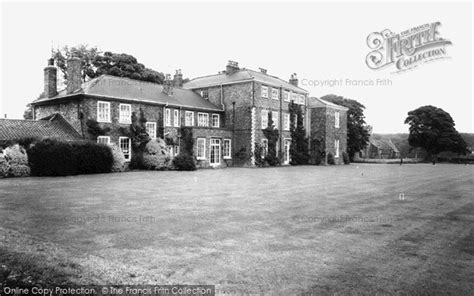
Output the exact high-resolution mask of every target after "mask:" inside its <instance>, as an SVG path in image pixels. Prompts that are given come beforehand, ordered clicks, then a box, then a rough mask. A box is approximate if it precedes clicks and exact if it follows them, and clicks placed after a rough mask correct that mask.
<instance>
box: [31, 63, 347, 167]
mask: <svg viewBox="0 0 474 296" xmlns="http://www.w3.org/2000/svg"><path fill="white" fill-rule="evenodd" d="M79 71H80V60H78V59H74V58H73V59H71V60H69V61H68V77H70V79H69V80H68V85H67V87H66V89H64V90H62V91H59V92H58V91H57V89H56V75H57V69H56V68H55V67H54V61H52V60H49V62H48V66H47V67H46V68H45V69H44V74H45V89H44V96H43V97H42V98H40V99H38V100H36V101H34V102H33V103H32V106H33V113H34V118H35V119H41V118H43V117H46V116H50V115H51V114H55V113H59V114H61V115H62V116H63V117H64V118H65V119H66V120H67V121H68V122H69V123H70V124H71V126H73V127H74V129H75V130H76V131H77V132H78V133H79V134H80V135H81V136H82V137H83V138H84V139H88V140H92V141H98V142H103V143H115V144H117V145H119V146H120V147H121V148H122V150H123V151H124V154H125V155H126V156H127V158H128V159H130V157H131V156H130V151H131V149H130V147H131V142H130V139H129V138H128V137H127V135H126V133H125V132H124V131H126V130H127V129H128V128H129V127H130V123H131V122H130V116H131V114H132V112H135V113H136V114H138V113H139V110H140V109H141V110H143V113H144V115H145V117H146V119H147V131H148V133H149V134H150V136H151V137H162V138H164V139H165V140H166V142H167V143H168V144H169V150H170V153H171V155H176V154H177V153H179V149H180V148H179V147H180V141H181V139H180V138H181V132H180V127H182V126H188V127H191V128H192V130H193V138H194V155H195V157H196V160H197V164H198V167H209V166H212V167H226V166H254V165H255V158H254V155H255V147H256V145H258V144H260V145H262V146H263V147H265V143H266V141H267V140H266V138H265V136H264V133H263V131H262V130H263V129H264V128H265V127H266V126H267V125H268V114H271V117H272V120H273V123H274V125H275V128H276V129H278V130H279V131H280V132H279V139H278V142H277V152H280V153H279V154H277V155H280V156H281V160H282V163H283V164H289V161H290V155H289V148H290V144H291V135H290V131H289V125H290V118H289V117H290V114H289V108H288V106H289V104H290V102H291V101H293V102H295V103H297V104H298V105H300V106H301V108H302V110H303V114H304V125H305V128H306V130H307V136H308V137H319V138H321V137H323V138H324V141H322V143H324V147H325V149H326V150H327V151H333V152H334V148H335V147H334V146H331V144H330V143H334V142H332V141H334V139H339V141H340V142H339V150H340V151H345V149H346V148H345V147H346V143H345V138H346V137H345V133H346V132H347V131H346V129H345V125H346V118H345V116H346V115H345V114H346V113H345V111H344V110H343V108H344V107H340V106H337V105H334V106H336V107H334V106H330V107H327V108H326V109H325V112H331V111H330V110H336V109H337V110H340V111H341V121H340V124H341V128H339V129H332V128H330V126H331V123H330V121H331V116H323V115H324V114H323V111H322V110H320V109H322V108H321V106H315V105H314V104H313V105H311V104H310V99H309V98H308V92H307V91H306V90H304V89H302V88H300V87H298V79H297V78H296V74H293V75H291V79H290V80H289V81H285V80H282V79H280V78H278V77H275V76H271V75H268V74H267V73H266V70H264V69H261V71H260V72H258V71H253V70H249V69H240V68H239V67H238V64H237V63H236V62H232V61H230V62H229V64H228V65H227V67H226V70H225V71H222V72H220V73H219V74H217V75H210V76H204V77H198V78H195V79H192V80H191V81H189V82H187V83H185V84H184V85H183V84H182V81H183V79H182V74H181V73H180V71H179V72H178V71H177V73H176V75H175V76H174V79H173V80H171V77H169V76H167V79H166V81H165V83H164V84H163V85H160V84H156V83H150V82H143V81H136V80H132V79H128V78H121V77H115V76H109V75H102V76H100V77H97V78H94V79H92V80H90V81H88V82H85V83H81V81H80V79H81V78H80V75H78V74H77V73H78V72H79ZM321 101H322V100H321ZM338 108H339V109H338ZM341 108H342V109H341ZM90 120H95V121H97V123H98V125H99V126H100V127H101V128H102V129H103V130H106V131H107V132H106V133H104V134H103V135H102V136H99V137H96V136H94V135H92V134H91V133H90V131H89V127H88V125H87V122H88V121H90ZM323 130H324V132H323ZM310 142H311V141H310ZM331 149H332V150H331ZM337 163H340V162H339V161H338V162H337Z"/></svg>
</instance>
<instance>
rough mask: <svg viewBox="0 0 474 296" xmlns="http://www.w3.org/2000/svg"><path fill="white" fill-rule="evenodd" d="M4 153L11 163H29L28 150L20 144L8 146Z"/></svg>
mask: <svg viewBox="0 0 474 296" xmlns="http://www.w3.org/2000/svg"><path fill="white" fill-rule="evenodd" d="M3 154H4V155H5V159H6V160H7V161H8V163H9V164H10V166H11V165H28V156H27V154H26V151H25V149H24V148H23V147H21V146H20V145H18V144H15V145H13V146H10V147H7V148H6V149H5V150H4V151H3Z"/></svg>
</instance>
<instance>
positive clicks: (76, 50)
mask: <svg viewBox="0 0 474 296" xmlns="http://www.w3.org/2000/svg"><path fill="white" fill-rule="evenodd" d="M99 53H100V51H99V49H97V47H89V45H87V44H80V45H76V46H73V47H68V46H67V45H66V46H64V47H63V48H61V49H59V48H58V49H57V50H53V58H54V60H55V61H56V66H57V67H58V68H59V70H60V71H61V72H62V73H63V79H64V81H65V82H66V81H67V78H68V77H67V60H68V59H69V58H71V57H78V58H80V59H81V77H82V82H86V81H87V80H90V79H91V78H94V77H96V74H95V70H94V65H93V61H94V59H95V58H96V57H97V55H99Z"/></svg>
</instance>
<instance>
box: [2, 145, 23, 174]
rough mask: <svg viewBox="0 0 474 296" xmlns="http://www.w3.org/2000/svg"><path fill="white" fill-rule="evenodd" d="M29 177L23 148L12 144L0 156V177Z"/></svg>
mask: <svg viewBox="0 0 474 296" xmlns="http://www.w3.org/2000/svg"><path fill="white" fill-rule="evenodd" d="M29 175H30V167H29V166H28V156H27V154H26V151H25V149H24V148H23V147H21V146H20V145H18V144H14V145H13V146H10V147H7V148H6V149H5V150H4V151H3V153H1V154H0V176H2V177H26V176H29Z"/></svg>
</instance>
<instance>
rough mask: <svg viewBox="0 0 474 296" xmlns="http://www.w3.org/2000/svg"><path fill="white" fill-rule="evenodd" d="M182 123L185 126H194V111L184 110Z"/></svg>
mask: <svg viewBox="0 0 474 296" xmlns="http://www.w3.org/2000/svg"><path fill="white" fill-rule="evenodd" d="M184 124H185V125H186V126H194V112H192V111H186V113H185V119H184Z"/></svg>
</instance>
